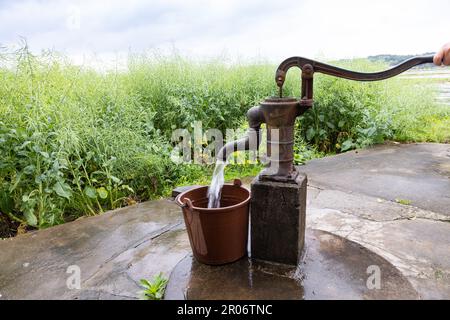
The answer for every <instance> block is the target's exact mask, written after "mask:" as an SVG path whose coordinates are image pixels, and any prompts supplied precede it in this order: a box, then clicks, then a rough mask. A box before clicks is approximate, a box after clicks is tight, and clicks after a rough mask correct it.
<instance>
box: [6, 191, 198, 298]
mask: <svg viewBox="0 0 450 320" xmlns="http://www.w3.org/2000/svg"><path fill="white" fill-rule="evenodd" d="M0 252H1V254H0V294H1V295H2V296H1V299H77V298H78V299H102V298H105V299H111V298H120V299H134V298H136V297H137V296H138V291H139V290H140V288H139V285H138V282H139V280H140V279H141V278H151V277H152V276H153V275H154V274H157V273H159V272H163V273H165V275H166V276H168V275H169V274H170V271H171V269H172V268H173V267H174V266H175V265H176V263H177V262H178V261H179V260H180V259H182V258H183V257H184V256H185V255H186V254H187V253H189V252H190V247H189V242H188V238H187V234H186V232H185V231H184V223H183V221H182V216H181V214H180V209H179V207H178V206H176V205H175V204H173V202H171V201H169V200H158V201H151V202H145V203H141V204H138V205H134V206H131V207H127V208H122V209H118V210H115V211H111V212H108V213H105V214H103V215H100V216H95V217H90V218H83V219H80V220H78V221H74V222H70V223H67V224H64V225H60V226H56V227H53V228H49V229H46V230H42V231H37V232H33V233H29V234H25V235H20V236H17V237H16V238H13V239H6V240H1V241H0ZM72 265H76V266H79V268H80V271H81V288H82V289H81V290H76V289H68V288H67V285H66V281H67V279H68V278H69V277H70V276H71V275H72V274H70V273H66V271H67V269H68V267H69V266H72Z"/></svg>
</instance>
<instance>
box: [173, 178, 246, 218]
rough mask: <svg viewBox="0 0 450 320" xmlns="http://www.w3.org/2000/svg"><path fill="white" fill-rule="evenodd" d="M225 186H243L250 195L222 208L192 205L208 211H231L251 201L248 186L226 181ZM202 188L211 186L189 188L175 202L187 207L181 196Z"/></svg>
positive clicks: (195, 208) (197, 208)
mask: <svg viewBox="0 0 450 320" xmlns="http://www.w3.org/2000/svg"><path fill="white" fill-rule="evenodd" d="M224 186H231V187H237V188H241V189H244V190H246V191H247V192H248V197H247V198H246V199H245V200H243V201H242V202H239V203H237V204H234V205H232V206H227V207H220V208H203V207H196V206H192V209H194V210H197V211H206V210H207V211H208V212H215V213H217V212H221V211H229V210H230V209H235V208H239V207H242V206H243V205H246V204H247V203H248V202H250V198H251V192H250V190H249V189H248V188H246V187H244V186H242V185H235V184H232V183H225V184H224ZM202 188H209V187H208V186H199V187H195V188H192V189H189V190H186V191H184V192H182V193H180V194H179V195H178V196H177V197H176V198H175V203H176V204H177V205H178V206H180V207H182V208H183V207H185V206H186V204H185V203H183V202H181V198H182V197H183V196H185V195H186V194H187V193H189V192H191V191H194V190H198V189H202Z"/></svg>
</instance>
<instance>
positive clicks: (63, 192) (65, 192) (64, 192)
mask: <svg viewBox="0 0 450 320" xmlns="http://www.w3.org/2000/svg"><path fill="white" fill-rule="evenodd" d="M53 191H55V192H56V194H57V195H58V196H60V197H63V198H66V199H70V196H71V195H72V190H71V189H70V186H69V185H68V184H66V183H64V182H60V181H58V182H57V183H55V185H54V186H53Z"/></svg>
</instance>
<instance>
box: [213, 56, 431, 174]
mask: <svg viewBox="0 0 450 320" xmlns="http://www.w3.org/2000/svg"><path fill="white" fill-rule="evenodd" d="M432 62H433V55H430V56H420V57H414V58H411V59H409V60H406V61H404V62H402V63H400V64H398V65H397V66H395V67H393V68H391V69H388V70H385V71H380V72H374V73H363V72H355V71H350V70H346V69H342V68H338V67H335V66H331V65H328V64H325V63H321V62H318V61H314V60H311V59H306V58H302V57H291V58H288V59H286V60H284V61H283V62H282V63H281V64H280V65H279V66H278V68H277V71H276V73H275V81H276V84H277V86H278V88H279V93H280V96H279V97H271V98H267V99H266V100H265V101H263V102H261V104H260V105H259V106H254V107H252V108H250V110H249V111H248V113H247V118H248V122H249V127H250V128H249V131H248V134H247V136H246V137H245V138H243V139H240V140H237V141H232V142H229V143H227V144H226V145H225V146H224V147H223V148H222V149H221V150H220V151H219V154H218V156H217V157H218V159H221V160H223V161H226V159H227V158H228V156H229V155H230V154H231V153H233V152H234V151H239V150H254V149H257V148H258V146H259V142H260V127H261V124H262V123H266V125H267V156H268V159H269V166H268V167H267V168H266V169H264V170H263V171H262V172H261V174H260V179H261V180H272V181H280V182H288V181H293V180H295V178H296V176H297V174H298V172H297V171H296V170H295V167H294V163H293V159H294V158H293V156H294V150H293V144H294V124H295V119H296V118H297V117H298V116H299V115H301V114H303V113H304V112H306V111H307V110H308V109H309V108H311V107H312V106H313V84H314V82H313V78H314V73H316V72H319V73H323V74H327V75H330V76H334V77H338V78H344V79H349V80H356V81H379V80H384V79H388V78H391V77H394V76H396V75H399V74H400V73H402V72H404V71H406V70H408V69H410V68H412V67H415V66H418V65H420V64H424V63H432ZM292 67H298V68H300V70H301V80H302V81H301V97H300V99H296V98H292V97H283V85H284V81H285V79H286V73H287V72H288V70H289V69H290V68H292ZM252 141H256V143H251V142H252Z"/></svg>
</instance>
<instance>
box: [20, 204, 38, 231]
mask: <svg viewBox="0 0 450 320" xmlns="http://www.w3.org/2000/svg"><path fill="white" fill-rule="evenodd" d="M23 215H24V216H25V220H27V223H28V224H29V225H30V226H32V227H36V225H37V218H36V216H35V215H34V213H33V209H31V208H27V209H26V210H25V211H24V212H23Z"/></svg>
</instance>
